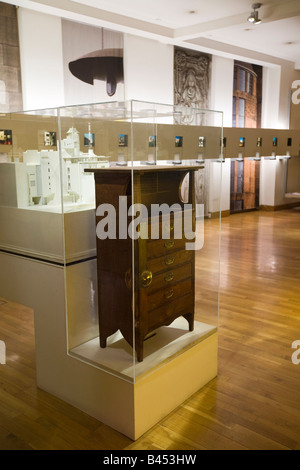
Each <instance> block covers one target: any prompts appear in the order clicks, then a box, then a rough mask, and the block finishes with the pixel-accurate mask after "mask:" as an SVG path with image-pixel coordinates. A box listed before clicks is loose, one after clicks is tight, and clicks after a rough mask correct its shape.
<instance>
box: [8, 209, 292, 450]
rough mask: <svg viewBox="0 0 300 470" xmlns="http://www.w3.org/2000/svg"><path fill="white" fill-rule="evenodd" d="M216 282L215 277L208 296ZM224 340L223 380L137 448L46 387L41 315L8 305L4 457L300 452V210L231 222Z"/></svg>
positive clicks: (212, 226) (225, 256)
mask: <svg viewBox="0 0 300 470" xmlns="http://www.w3.org/2000/svg"><path fill="white" fill-rule="evenodd" d="M206 226H207V228H206V240H205V246H206V248H205V249H206V250H207V253H209V251H210V252H211V253H212V254H213V253H214V251H215V249H216V248H215V247H216V242H217V240H216V236H215V235H216V228H217V221H209V222H208V223H207V224H206ZM204 254H205V252H204ZM203 258H204V259H205V256H203ZM204 264H205V263H204ZM207 266H208V267H207ZM198 269H200V270H201V269H203V265H201V262H200V266H198ZM206 269H207V270H208V269H209V265H206ZM207 273H208V271H207ZM215 283H216V276H215V274H214V273H213V270H212V274H211V275H210V276H207V280H206V286H205V287H206V288H207V290H208V293H209V290H210V289H211V292H212V291H213V289H214V286H215ZM219 332H220V347H219V376H218V378H217V379H215V380H213V381H212V382H211V383H210V384H208V385H207V386H206V387H205V388H204V389H203V390H201V391H199V392H198V393H196V394H195V395H194V396H193V397H191V398H190V399H189V400H188V401H187V402H186V403H184V404H182V406H180V407H179V408H178V409H177V410H175V411H174V412H173V413H172V414H170V415H169V416H168V417H167V418H165V419H164V420H163V421H162V422H161V423H160V424H158V425H157V426H155V427H154V428H153V429H151V430H150V431H149V432H148V433H147V434H145V435H144V436H143V437H142V438H140V439H139V440H138V441H136V442H132V441H130V440H129V439H128V438H126V437H124V436H122V435H121V434H119V433H118V432H116V431H114V430H112V429H110V428H108V427H107V426H105V425H103V424H101V423H99V422H98V421H96V420H95V419H93V418H91V417H89V416H87V415H85V414H84V413H81V412H80V411H78V410H76V409H74V408H73V407H71V406H69V405H67V404H65V403H63V402H62V401H60V400H58V399H56V398H55V397H53V396H51V395H49V394H47V393H45V392H43V391H41V390H38V389H37V388H36V385H35V374H36V373H35V349H34V325H33V314H32V312H31V311H30V310H29V309H27V308H25V307H22V306H20V305H16V304H14V303H12V302H10V301H5V299H0V340H3V341H5V342H6V346H7V365H5V366H3V365H2V366H1V365H0V449H1V450H3V449H105V450H123V449H138V450H142V449H148V450H153V449H157V450H159V449H163V450H193V449H210V450H214V449H265V450H269V449H297V450H300V365H298V366H297V365H294V364H293V363H292V361H291V356H292V353H293V352H294V351H293V350H292V348H291V346H292V343H293V342H294V341H295V340H300V210H299V209H298V210H297V209H294V210H290V211H282V212H276V213H269V212H252V213H245V214H237V215H234V216H231V217H228V218H225V219H224V220H223V222H222V256H221V302H220V324H219Z"/></svg>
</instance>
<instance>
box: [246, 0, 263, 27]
mask: <svg viewBox="0 0 300 470" xmlns="http://www.w3.org/2000/svg"><path fill="white" fill-rule="evenodd" d="M261 6H262V3H254V4H253V5H252V10H253V11H252V13H251V15H250V16H249V18H248V21H249V23H252V24H260V23H261V22H262V20H261V19H260V18H259V17H258V11H257V10H259V8H260V7H261Z"/></svg>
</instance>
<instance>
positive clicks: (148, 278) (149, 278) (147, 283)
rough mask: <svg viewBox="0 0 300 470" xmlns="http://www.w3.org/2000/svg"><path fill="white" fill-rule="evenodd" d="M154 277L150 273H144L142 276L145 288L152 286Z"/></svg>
mask: <svg viewBox="0 0 300 470" xmlns="http://www.w3.org/2000/svg"><path fill="white" fill-rule="evenodd" d="M152 279H153V275H152V273H151V272H150V271H144V272H143V273H142V275H141V281H142V286H143V287H149V286H150V285H151V284H152Z"/></svg>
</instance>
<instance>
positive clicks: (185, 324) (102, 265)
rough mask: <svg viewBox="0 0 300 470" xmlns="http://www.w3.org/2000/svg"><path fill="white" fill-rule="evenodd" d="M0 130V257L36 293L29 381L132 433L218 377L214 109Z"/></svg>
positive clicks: (28, 119)
mask: <svg viewBox="0 0 300 470" xmlns="http://www.w3.org/2000/svg"><path fill="white" fill-rule="evenodd" d="M200 112H201V116H202V118H203V117H205V122H206V125H205V126H198V125H196V123H197V119H196V118H197V114H198V113H200ZM187 113H188V114H189V119H188V120H187V119H186V114H187ZM181 117H182V119H181ZM193 117H195V125H193V124H191V123H192V122H193ZM181 120H182V123H183V124H180V122H181ZM202 120H203V119H202ZM186 122H189V123H190V124H189V125H187V124H185V123H186ZM1 127H3V129H9V130H10V131H11V132H10V133H9V135H10V136H12V138H11V143H10V144H9V145H8V144H3V146H2V147H0V212H1V220H2V222H3V226H1V235H0V254H1V256H2V257H3V260H4V265H6V266H8V265H9V263H17V264H18V263H19V264H20V270H19V273H20V274H19V276H21V272H23V269H25V268H24V266H25V264H26V272H27V277H26V278H24V279H23V285H24V286H25V285H26V286H27V284H30V286H31V288H30V289H29V290H28V289H27V294H26V295H27V297H28V295H29V294H28V292H31V295H32V296H33V297H35V298H36V299H38V301H35V304H37V307H36V308H35V330H36V353H37V376H38V385H39V386H40V387H41V388H43V389H45V390H47V391H50V392H51V393H54V394H55V395H57V396H59V397H62V398H63V399H65V400H66V401H68V402H70V403H72V404H74V405H75V406H78V407H79V408H81V409H83V410H85V411H87V412H89V413H90V414H92V415H94V416H96V417H97V418H99V419H101V420H102V421H104V422H106V423H107V424H110V425H111V426H113V427H115V428H116V429H118V430H121V431H122V432H124V433H125V434H127V435H129V436H130V437H132V436H133V437H134V438H135V437H136V436H137V435H139V434H141V433H142V432H144V431H145V430H146V429H147V427H150V426H151V425H153V424H154V422H155V420H158V419H160V418H161V416H163V415H164V414H166V413H167V412H169V411H171V409H173V408H174V407H176V406H178V405H179V404H180V403H181V402H182V401H183V400H184V399H186V398H187V397H188V396H190V395H191V394H192V393H194V391H196V390H197V389H199V388H200V387H201V386H203V385H204V384H205V383H207V382H208V381H209V380H211V379H212V378H214V377H215V376H216V374H217V332H218V305H219V275H218V273H219V254H220V250H219V241H220V224H219V217H220V208H221V192H220V188H221V181H222V166H223V165H222V161H223V158H222V147H221V143H222V141H223V130H222V113H219V112H214V111H201V110H198V109H197V108H179V107H173V106H169V105H161V104H153V103H144V102H137V101H130V102H122V103H104V104H93V105H85V106H75V107H66V108H59V109H53V110H45V111H35V112H26V113H22V114H11V115H7V116H5V117H2V118H1V119H0V128H1ZM6 135H7V134H6ZM4 147H5V148H4ZM209 183H210V184H209ZM212 207H213V208H214V209H213V210H212ZM212 213H213V214H214V216H213V217H211V214H212ZM209 215H210V216H209ZM22 263H23V264H22ZM24 263H25V264H24ZM21 264H22V267H21ZM37 269H38V272H39V273H40V275H39V276H37V275H36V270H37ZM54 276H55V277H54ZM45 278H46V282H45ZM40 279H43V284H42V285H41V284H40V283H41V282H42V281H40ZM58 279H61V284H62V286H61V285H60V284H59V283H58ZM21 282H22V280H21ZM13 283H14V284H15V288H16V279H12V280H11V284H13ZM55 286H56V287H55ZM8 290H9V289H8ZM58 292H60V293H58ZM46 299H48V300H49V307H48V305H47V302H45V301H46ZM18 300H19V299H18ZM53 302H54V303H55V304H56V303H57V305H56V307H55V309H54V308H53V305H52V304H53ZM50 305H52V307H50ZM166 380H167V383H166ZM162 387H164V390H165V399H164V400H158V396H159V394H160V393H161V389H162ZM174 388H176V389H177V393H176V396H174V397H173V396H172V389H174ZM120 394H121V396H120ZM125 397H126V398H125ZM145 400H146V401H145ZM116 402H117V403H118V405H116ZM145 402H146V403H147V406H148V407H149V410H151V411H150V414H149V415H148V416H147V417H146V418H145V416H143V413H144V411H143V412H142V411H141V408H142V403H145ZM129 404H130V406H129ZM132 407H133V408H132ZM131 408H132V409H133V410H134V411H133V412H132V413H130V417H128V412H129V411H128V410H129V409H131ZM109 410H110V413H109ZM116 410H117V416H116ZM124 416H127V418H126V419H125V418H124ZM142 416H143V417H142ZM153 420H154V421H153ZM124 423H125V424H124Z"/></svg>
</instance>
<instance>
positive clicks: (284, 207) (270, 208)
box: [259, 201, 300, 212]
mask: <svg viewBox="0 0 300 470" xmlns="http://www.w3.org/2000/svg"><path fill="white" fill-rule="evenodd" d="M299 206H300V201H299V202H292V203H290V204H281V205H280V206H260V208H259V209H260V210H261V211H267V212H272V211H274V212H275V211H283V210H287V209H293V208H294V207H299Z"/></svg>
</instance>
